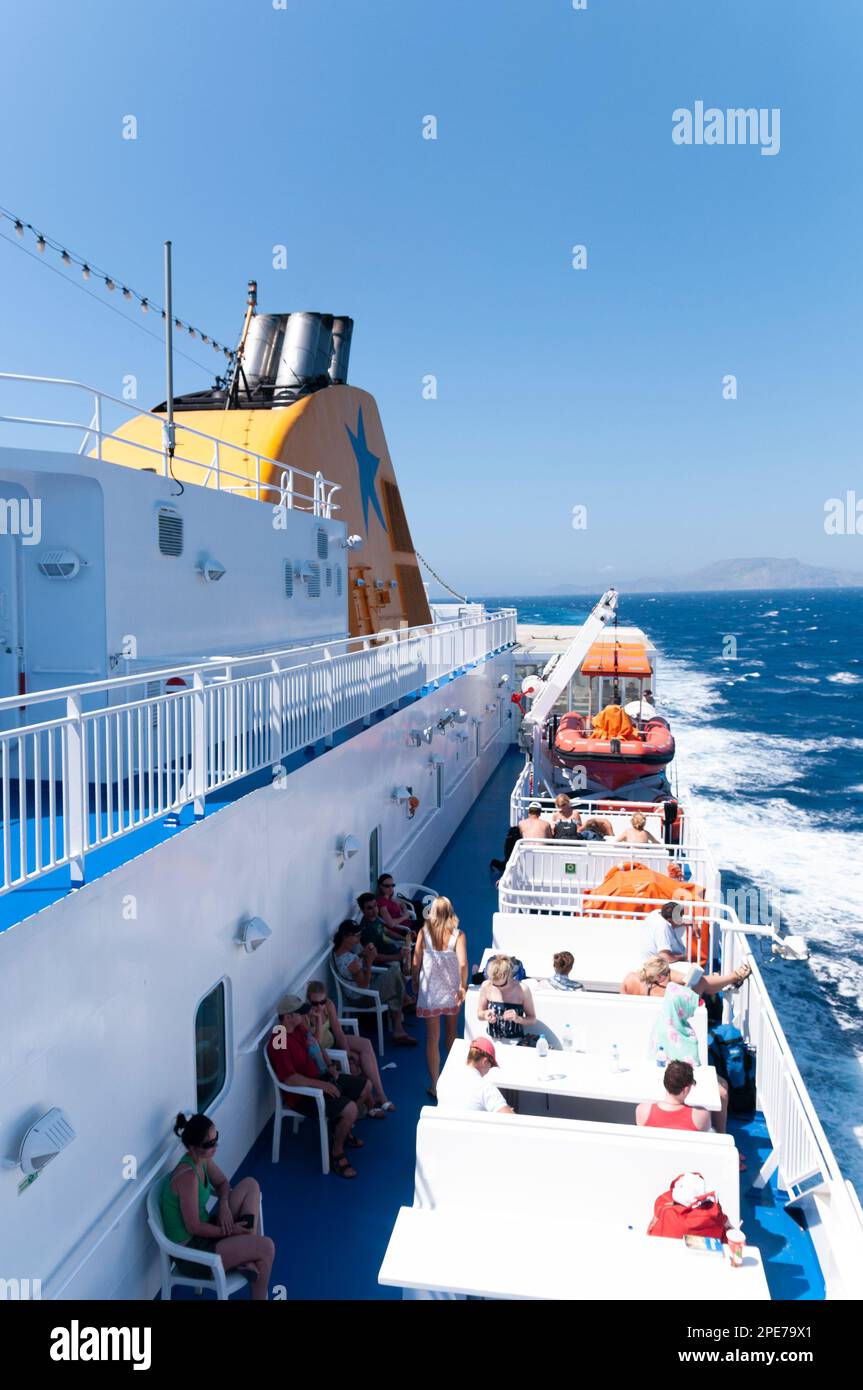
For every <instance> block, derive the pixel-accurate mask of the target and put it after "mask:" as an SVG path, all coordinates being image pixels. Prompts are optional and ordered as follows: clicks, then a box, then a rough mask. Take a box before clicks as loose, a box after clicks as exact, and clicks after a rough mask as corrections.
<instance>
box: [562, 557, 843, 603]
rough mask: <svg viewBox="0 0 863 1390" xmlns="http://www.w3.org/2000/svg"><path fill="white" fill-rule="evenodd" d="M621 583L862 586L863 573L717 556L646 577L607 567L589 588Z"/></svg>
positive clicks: (669, 589) (643, 586) (657, 590)
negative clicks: (685, 569)
mask: <svg viewBox="0 0 863 1390" xmlns="http://www.w3.org/2000/svg"><path fill="white" fill-rule="evenodd" d="M597 583H600V584H602V585H608V584H612V585H618V586H619V587H620V588H621V589H623V590H625V592H626V593H628V594H675V593H678V594H679V593H698V592H700V591H705V592H706V591H709V590H718V589H863V573H859V572H855V571H852V570H834V569H826V568H824V567H823V566H821V565H805V564H803V562H802V561H801V560H778V559H775V558H772V557H767V558H759V559H755V560H718V561H717V562H716V563H715V564H712V565H705V566H704V567H703V569H697V570H692V571H691V573H689V574H666V575H663V576H662V577H661V578H659V577H657V576H653V577H649V578H647V579H625V578H623V577H621V578H620V579H619V580H616V579H615V578H613V577H612V576H611V575H610V574H609V572H608V570H607V569H606V570H604V574H603V577H602V579H601V580H598V579H597V578H594V580H593V584H592V586H591V585H588V586H587V587H588V588H591V587H592V588H596V587H597ZM578 592H581V588H580V587H579V585H578V584H577V583H576V581H574V580H573V581H571V582H570V583H569V584H559V585H557V587H556V588H554V589H552V590H551V593H553V594H572V593H578Z"/></svg>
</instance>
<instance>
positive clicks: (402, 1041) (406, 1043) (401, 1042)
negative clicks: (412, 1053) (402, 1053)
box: [393, 1033, 417, 1047]
mask: <svg viewBox="0 0 863 1390" xmlns="http://www.w3.org/2000/svg"><path fill="white" fill-rule="evenodd" d="M416 1045H417V1040H416V1038H409V1037H408V1035H407V1033H405V1035H404V1037H402V1038H393V1047H416Z"/></svg>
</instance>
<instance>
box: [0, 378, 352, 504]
mask: <svg viewBox="0 0 863 1390" xmlns="http://www.w3.org/2000/svg"><path fill="white" fill-rule="evenodd" d="M2 382H12V383H14V384H15V385H16V386H18V385H32V386H39V387H46V388H53V389H52V396H53V397H54V398H55V399H56V398H57V397H58V396H59V395H60V394H61V393H64V392H73V393H77V392H83V393H84V396H85V398H86V397H89V398H90V400H91V409H90V416H89V419H87V420H67V419H63V418H60V419H58V418H55V417H54V416H37V415H4V414H0V424H5V425H18V426H21V427H22V431H21V432H22V434H23V433H26V434H27V435H29V433H30V432H31V431H33V430H39V431H45V430H64V431H67V432H71V434H72V436H73V440H72V444H73V447H75V446H76V445H77V447H76V452H77V453H78V454H80V455H83V454H85V453H86V451H87V450H90V451H91V457H93V458H96V459H100V460H105V461H107V462H109V463H110V462H117V463H122V462H123V461H124V458H126V457H128V452H129V451H131V453H132V457H133V458H135V459H136V460H137V466H139V467H140V468H142V469H143V468H149V469H150V470H151V471H153V472H157V473H161V474H162V475H163V477H166V478H167V477H168V476H169V474H170V471H171V460H170V458H169V454H168V448H167V442H168V441H167V435H166V433H165V419H164V417H163V416H162V415H156V414H155V413H154V412H153V411H150V410H140V409H139V408H138V407H137V406H135V405H134V404H131V403H130V402H129V401H123V400H121V399H120V398H119V397H118V396H111V395H108V394H107V393H106V392H105V391H97V390H96V388H95V387H94V386H86V385H84V383H83V382H81V381H69V380H66V379H64V378H62V377H49V376H24V375H21V374H20V373H18V372H0V383H2ZM76 399H77V396H76ZM130 417H131V418H135V419H147V420H152V421H153V422H154V423H155V425H156V426H157V427H158V432H156V433H155V435H154V437H155V438H157V439H158V440H159V441H160V445H159V447H158V448H156V447H154V445H153V444H145V443H144V442H143V441H142V440H134V439H125V438H122V437H120V438H117V437H116V435H115V430H116V429H117V428H118V426H119V425H121V424H123V423H124V422H125V421H126V420H127V419H128V418H130ZM217 418H218V417H217ZM76 435H79V436H80V439H78V440H75V439H74V436H76ZM40 439H41V434H40ZM174 439H175V448H174V454H173V462H174V464H175V465H176V464H178V463H180V464H183V466H184V467H186V468H192V469H194V470H195V472H194V474H193V481H194V482H195V483H196V484H197V485H198V486H199V487H208V488H215V489H216V490H217V491H221V492H231V493H234V494H236V495H237V496H245V497H251V498H253V499H254V500H255V501H257V502H268V503H269V504H270V505H271V506H278V507H282V508H284V509H285V510H287V511H291V510H293V509H294V508H296V510H298V511H308V512H312V513H313V514H314V515H315V516H318V517H323V518H324V519H326V520H328V519H331V518H332V517H333V516H334V515H335V513H336V512H337V511H338V510H339V508H338V505H337V504H336V502H335V500H334V499H335V494H336V493H337V492H338V491H339V489H340V487H341V484H340V483H333V482H330V481H329V480H328V479H327V478H325V477H324V475H323V473H320V472H318V473H306V472H305V471H304V470H303V469H302V468H294V467H288V466H286V465H285V464H283V463H280V462H279V461H278V460H276V459H272V458H269V457H268V455H266V454H258V453H256V452H255V450H254V449H248V448H246V447H245V446H243V445H240V444H231V443H230V442H229V441H227V440H224V439H217V438H216V437H215V435H210V434H205V433H204V432H203V431H202V430H196V429H193V428H192V427H191V426H190V425H185V424H183V422H182V420H181V419H178V420H176V421H175V423H174ZM193 453H196V454H197V455H198V457H193V456H192V454H193ZM201 455H203V457H201ZM273 469H274V470H276V471H275V473H274V474H271V476H274V477H275V478H276V479H277V481H276V482H272V481H269V482H268V481H266V480H265V478H264V474H266V473H268V472H271V470H273ZM238 470H239V471H238Z"/></svg>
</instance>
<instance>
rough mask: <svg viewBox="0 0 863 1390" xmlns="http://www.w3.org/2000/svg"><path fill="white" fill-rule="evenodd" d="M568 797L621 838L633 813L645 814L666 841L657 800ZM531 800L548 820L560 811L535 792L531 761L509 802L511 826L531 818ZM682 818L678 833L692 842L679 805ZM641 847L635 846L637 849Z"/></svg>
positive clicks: (585, 814)
mask: <svg viewBox="0 0 863 1390" xmlns="http://www.w3.org/2000/svg"><path fill="white" fill-rule="evenodd" d="M566 795H567V796H568V797H569V799H570V800H571V802H572V804H573V806H577V807H578V814H579V815H580V816H581V819H582V820H583V821H586V820H590V819H591V817H596V818H597V819H598V820H607V821H610V822H611V825H612V828H613V830H614V833H615V835H619V834H620V832H621V831H622V830H625V829H626V827H627V826H628V825H629V819H630V816H632V814H633V812H635V811H641V812H642V813H643V814H644V816H645V818H646V822H647V824H646V826H645V829H647V830H649V831H650V833H651V834H652V835H655V836H656V838H657V839H658V840H661V839H662V838H663V830H664V825H665V819H664V813H663V811H662V809H661V805H662V804H661V803H658V802H655V801H623V800H621V799H620V798H619V797H617V798H616V797H614V796H612V795H609V796H607V797H603V798H601V799H599V798H597V797H592V798H585V799H582V798H581V797H579V795H578V792H575V791H573V792H570V791H567V793H566ZM531 801H538V802H539V804H540V806H541V807H542V811H543V815H545V816H546V817H548V816H549V815H551V814H552V812H553V811H555V810H556V809H557V808H556V806H555V803H554V798H553V797H551V796H549V795H548V794H547V793H546V792H544V791H542V792H539V793H535V792H534V791H533V764H532V763H531V761H530V760H529V759H528V760H527V761H526V762H525V764H524V767H523V768H522V769H521V771H520V773H519V774H518V777H517V779H516V782H515V785H514V787H513V789H512V792H511V794H510V799H509V823H510V825H517V824H518V822H519V821H520V820H524V818H525V816H526V815H527V808H528V806H529V805H530V803H531ZM678 811H679V815H680V819H679V822H678V833H679V835H680V836H681V837H683V836H686V837H688V838H689V839H690V840H691V839H692V836H693V832H691V831H690V830H689V829H688V827H687V825H686V811H685V808H684V807H682V806H678ZM636 848H637V846H635V845H634V846H633V849H636Z"/></svg>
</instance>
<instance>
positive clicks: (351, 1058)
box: [306, 980, 395, 1120]
mask: <svg viewBox="0 0 863 1390" xmlns="http://www.w3.org/2000/svg"><path fill="white" fill-rule="evenodd" d="M306 999H307V1000H308V1002H309V1003H310V1004H311V1006H312V1007H311V1012H310V1014H309V1017H308V1024H309V1029H310V1031H311V1034H312V1037H313V1038H314V1039H315V1041H316V1042H317V1044H318V1046H319V1047H320V1048H322V1049H323V1050H324V1052H328V1051H329V1050H330V1048H340V1049H341V1051H342V1052H346V1053H347V1054H348V1062H349V1063H350V1068H351V1071H352V1072H353V1073H354V1075H360V1074H361V1075H362V1076H364V1077H365V1078H366V1080H367V1081H370V1082H371V1087H372V1099H373V1101H374V1104H373V1106H372V1108H371V1109H370V1110H369V1114H370V1115H371V1116H372V1118H373V1119H375V1120H382V1119H383V1118H384V1116H385V1115H386V1113H387V1111H388V1110H395V1106H394V1105H393V1103H392V1101H391V1100H388V1099H387V1094H386V1091H385V1090H384V1087H383V1082H382V1081H381V1074H380V1071H379V1070H378V1062H377V1058H376V1057H375V1050H374V1048H373V1047H372V1045H371V1043H370V1042H369V1040H368V1038H358V1037H356V1036H355V1035H354V1034H353V1033H346V1032H344V1030H343V1028H342V1025H341V1024H340V1023H339V1018H338V1014H337V1013H336V1006H335V1004H334V1003H333V1001H332V999H330V998H329V997H328V995H327V987H326V985H324V984H322V983H321V981H320V980H309V983H308V984H307V985H306Z"/></svg>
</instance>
